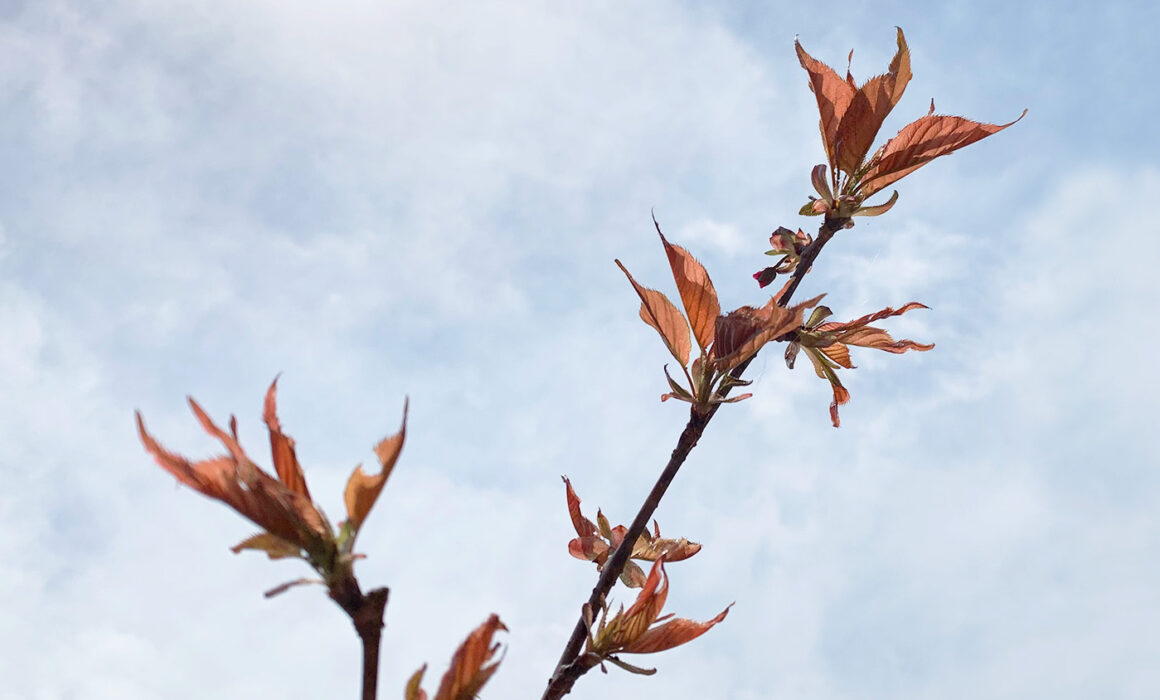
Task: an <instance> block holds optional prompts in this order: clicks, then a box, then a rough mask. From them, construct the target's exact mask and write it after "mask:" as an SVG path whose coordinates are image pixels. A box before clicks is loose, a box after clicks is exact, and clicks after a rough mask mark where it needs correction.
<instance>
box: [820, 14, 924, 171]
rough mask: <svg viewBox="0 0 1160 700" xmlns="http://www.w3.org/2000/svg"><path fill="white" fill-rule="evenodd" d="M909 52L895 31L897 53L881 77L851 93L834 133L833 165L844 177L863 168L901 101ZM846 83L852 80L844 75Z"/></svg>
mask: <svg viewBox="0 0 1160 700" xmlns="http://www.w3.org/2000/svg"><path fill="white" fill-rule="evenodd" d="M910 78H911V72H910V49H908V48H907V46H906V37H905V36H903V35H902V29H901V28H899V29H898V51H897V52H896V53H895V54H894V59H893V60H892V61H891V62H890V68H889V70H888V72H887V73H886V74H884V75H879V76H877V77H875V78H871V79H870V80H868V81H866V82H865V83H863V84H862V87H860V88H858V90H857V91H856V92H854V94H853V96H852V98H851V100H850V105H849V107H848V108H847V110H846V112H845V114H843V115H842V119H841V122H840V123H839V124H838V129H837V136H836V138H837V144H838V152H837V162H836V163H835V165H836V166H837V167H838V168H840V169H841V170H844V171H845V172H846V173H847V174H849V175H853V174H854V172H856V171H857V170H858V168H859V167H860V166H861V165H862V159H864V158H865V157H866V153H867V152H869V151H870V147H871V146H873V145H874V137H876V136H877V135H878V130H879V129H880V128H882V122H883V121H885V119H886V115H888V114H890V110H892V109H894V106H895V105H896V104H898V100H899V99H901V98H902V93H903V91H905V90H906V84H907V83H909V82H910ZM847 83H848V84H852V83H853V78H852V77H851V76H849V73H847Z"/></svg>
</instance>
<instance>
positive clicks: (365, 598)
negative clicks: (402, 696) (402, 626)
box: [330, 577, 391, 700]
mask: <svg viewBox="0 0 1160 700" xmlns="http://www.w3.org/2000/svg"><path fill="white" fill-rule="evenodd" d="M390 594H391V591H390V589H388V588H375V589H374V590H371V591H370V592H368V593H367V594H366V595H363V592H362V591H361V590H360V589H359V585H358V581H356V580H355V579H354V577H350V578H348V579H344V580H343V581H341V582H339V583H337V584H336V585H335V586H334V587H332V588H331V590H330V598H331V599H332V600H333V601H334V602H335V603H338V606H339V607H340V608H342V609H343V610H344V611H345V612H346V614H347V615H349V616H350V620H351V622H352V623H354V629H355V631H356V632H358V637H359V640H361V641H362V652H363V653H362V657H363V664H362V700H375V696H376V694H377V693H378V684H379V642H380V641H381V639H382V636H383V612H384V611H385V610H386V607H387V598H388V597H389V596H390Z"/></svg>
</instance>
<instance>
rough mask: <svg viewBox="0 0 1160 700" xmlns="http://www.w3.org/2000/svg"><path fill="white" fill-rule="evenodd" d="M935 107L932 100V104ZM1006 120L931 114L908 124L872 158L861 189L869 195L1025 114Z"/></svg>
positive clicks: (862, 193)
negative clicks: (985, 121) (983, 120)
mask: <svg viewBox="0 0 1160 700" xmlns="http://www.w3.org/2000/svg"><path fill="white" fill-rule="evenodd" d="M931 107H932V108H933V107H934V105H933V103H932V104H931ZM1026 114H1027V110H1023V114H1020V115H1019V118H1018V119H1016V120H1015V121H1012V122H1008V123H1006V124H983V123H980V122H976V121H971V120H970V119H964V118H963V117H949V116H943V115H936V114H928V115H927V116H925V117H922V118H920V119H918V120H916V121H913V122H911V123H910V124H907V125H906V126H904V127H903V128H902V130H901V131H899V132H898V135H897V136H895V137H894V138H892V139H890V140H889V141H887V142H886V145H885V146H883V147H882V148H881V149H880V150H879V151H878V153H875V154H874V157H873V158H871V159H870V164H869V166H870V167H869V170H867V171H866V174H865V175H863V176H862V181H861V185H860V186H859V192H860V194H861V196H863V197H868V196H870V195H872V194H874V193H875V192H877V191H879V190H881V189H883V188H885V187H887V186H889V185H890V184H891V183H894V182H896V181H898V180H900V179H901V178H903V177H905V176H906V175H909V174H910V173H912V172H914V171H915V170H917V169H918V168H921V167H922V166H924V165H926V164H927V163H929V162H930V161H932V160H934V159H935V158H938V157H939V156H945V155H947V154H949V153H953V152H954V151H957V150H959V149H960V148H963V147H964V146H969V145H970V144H972V143H974V142H976V141H979V140H981V139H984V138H986V137H988V136H990V135H991V134H995V133H998V132H1000V131H1002V130H1003V129H1006V128H1007V127H1009V126H1011V125H1012V124H1014V123H1015V122H1017V121H1019V119H1022V118H1023V117H1024V116H1026Z"/></svg>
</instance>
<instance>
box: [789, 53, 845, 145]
mask: <svg viewBox="0 0 1160 700" xmlns="http://www.w3.org/2000/svg"><path fill="white" fill-rule="evenodd" d="M793 45H794V48H795V49H796V50H797V55H798V61H799V62H800V63H801V64H802V68H805V69H806V72H807V73H808V74H809V76H810V90H811V91H813V93H814V99H816V100H817V102H818V113H819V115H820V116H821V121H820V122H819V125H818V126H819V128H820V129H821V132H822V145H823V146H825V148H826V157H827V158H828V159H829V161H830V164H831V165H835V164H836V163H837V162H838V152H839V148H840V144H839V142H838V130H839V128H840V126H841V123H842V117H843V116H845V114H846V110H847V109H849V108H850V103H851V102H852V101H853V100H854V93H855V92H856V90H855V88H854V86H853V85H851V84H850V83H848V82H846V81H845V80H842V78H841V77H840V76H839V75H838V74H837V73H835V72H834V69H833V68H830V67H829V66H827V65H826V64H825V63H822V62H821V61H819V60H817V59H815V58H814V57H813V56H810V55H809V54H808V53H806V50H805V49H803V48H802V45H801V44H800V43H798V41H797V40H796V39H795V40H794V43H793Z"/></svg>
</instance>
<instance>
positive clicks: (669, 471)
mask: <svg viewBox="0 0 1160 700" xmlns="http://www.w3.org/2000/svg"><path fill="white" fill-rule="evenodd" d="M849 221H850V219H848V218H833V219H831V218H830V217H826V219H825V220H824V221H823V222H822V225H821V226H820V227H819V228H818V237H817V238H816V239H815V240H814V242H813V243H811V244H810V245H809V247H808V248H806V249H805V250H804V251H803V252H802V256H801V260H800V261H798V264H797V267H796V268H795V269H794V272H793V279H792V280H791V281H790V284H789V286H788V287H787V288H786V290H785V293H784V294H783V295H782V297H781V299H779V300H778V305H779V306H782V307H784V306H788V305H789V301H790V299H791V298H792V297H793V294H794V292H796V291H797V288H798V285H800V284H801V281H802V278H804V277H805V276H806V273H808V272H809V270H810V266H811V265H813V263H814V261H815V260H816V259H817V257H818V254H819V253H821V252H822V248H823V247H825V245H826V243H828V242H829V240H830V239H831V238H833V237H834V234H836V233H837V232H838V231H840V230H842V229H843V228H845V227H846V225H847V224H848V223H849ZM754 357H756V355H754ZM752 361H753V358H752V357H751V358H750V359H748V360H746V361H745V362H743V363H741V364H740V365H738V366H737V367H735V368H734V369H733V371H732V372H730V374H731V375H732V376H733V378H735V379H740V378H741V375H742V374H743V373H744V372H745V370H746V368H748V367H749V363H750V362H752ZM728 393H729V388H728V387H725V388H724V389H723V390H722V391H721V396H722V398H724V396H725V395H727V394H728ZM720 406H721V404H719V403H717V404H713V405H711V406H710V407H709V408H708V409H707V410H706V411H705V412H703V413H701V412H698V410H697V407H696V406H694V407H693V409H692V410H691V411H690V413H689V422H688V423H686V424H685V429H684V430H683V431H681V436H680V438H678V439H677V446H676V447H675V448H674V449H673V453H672V455H671V456H670V457H669V461H668V464H666V465H665V468H664V470H663V471H662V472H661V475H660V477H659V478H657V481H656V483H655V484H653V487H652V490H651V491H649V494H648V496H647V497H646V498H645V500H644V503H643V504H641V507H640V510H639V511H637V514H636V517H635V518H633V521H632V524H631V525H629V527H628V532H627V533H625V536H624V539H623V540H621V543H620V546H619V547H617V548H616V551H614V552H613V553H612V556H611V557H609V559H608V561H607V562H605V564H604V568H603V569H601V570H600V578H599V579H597V581H596V586H595V587H594V588H593V589H592V594H591V595H590V596H589V597H588V606H589V609H590V610H593V611H596V610H599V609H600V608H601V606H602V605H603V603H604V600H605V597H606V596H607V595H608V592H609V591H610V590H612V586H613V585H614V584H615V583H616V579H617V578H619V577H620V574H621V572H623V571H624V566H625V564H626V563H627V562H628V558H629V555H630V554H631V553H632V548H633V545H634V544H636V541H637V540H638V539H639V538H640V535H641V533H642V532H644V529H645V527H646V526H647V525H648V521H649V520H650V519H651V518H652V515H653V513H654V512H656V509H657V506H659V505H660V502H661V498H662V497H664V495H665V491H667V490H668V488H669V484H671V483H672V482H673V479H674V478H675V477H676V476H677V472H678V471H680V469H681V465H682V464H684V463H685V459H686V458H687V457H688V456H689V453H690V452H691V451H692V450H693V448H694V447H696V446H697V441H698V440H700V439H701V435H702V434H704V432H705V428H706V427H707V426H708V425H709V421H710V420H711V419H712V418H713V416H714V415H715V414H716V413H717V409H718V408H720ZM587 635H588V626H587V625H586V624H585V621H584V615H583V614H581V615H580V619H579V621H577V623H576V626H575V627H574V628H573V629H572V636H571V637H569V638H568V644H567V645H566V646H565V647H564V652H563V653H562V654H561V655H560V660H559V661H558V662H557V663H556V669H555V671H553V673H552V677H551V678H550V679H549V680H548V687H547V688H546V689H545V690H544V694H543V696H541V700H559V698H561V697H563V696H565V695H567V694H568V693H569V692H571V690H572V686H573V685H575V683H576V681H577V679H579V678H580V676H582V675H584V674H585V673H587V672H588V671H589V670H590V669H591V668H592V667H593V664H591V663H587V660H586V659H585V658H584V657H581V656H580V648H581V646H582V645H583V644H584V640H585V639H586V638H587Z"/></svg>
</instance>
